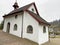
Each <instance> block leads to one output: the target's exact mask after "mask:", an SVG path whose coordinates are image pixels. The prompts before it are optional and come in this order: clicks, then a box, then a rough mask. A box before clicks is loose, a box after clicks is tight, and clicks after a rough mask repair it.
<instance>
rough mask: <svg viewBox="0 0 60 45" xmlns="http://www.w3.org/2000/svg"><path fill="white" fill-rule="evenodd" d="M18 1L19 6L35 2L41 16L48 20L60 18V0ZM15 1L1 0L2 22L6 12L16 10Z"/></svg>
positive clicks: (0, 12) (0, 16)
mask: <svg viewBox="0 0 60 45" xmlns="http://www.w3.org/2000/svg"><path fill="white" fill-rule="evenodd" d="M17 2H18V5H19V7H22V6H25V5H27V4H30V3H32V2H35V3H36V6H37V10H38V12H39V14H40V16H41V17H42V18H43V19H45V20H46V21H47V22H51V21H54V20H59V19H60V0H17ZM14 3H15V0H0V23H1V21H2V20H3V15H4V14H8V13H9V12H11V11H12V10H14V8H13V6H12V5H13V4H14Z"/></svg>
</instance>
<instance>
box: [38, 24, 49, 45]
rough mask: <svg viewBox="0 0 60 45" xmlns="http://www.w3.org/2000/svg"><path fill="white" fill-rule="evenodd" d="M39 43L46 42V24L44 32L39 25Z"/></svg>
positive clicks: (47, 38)
mask: <svg viewBox="0 0 60 45" xmlns="http://www.w3.org/2000/svg"><path fill="white" fill-rule="evenodd" d="M38 35H39V44H43V43H45V42H48V40H49V37H48V26H46V33H43V25H39V34H38Z"/></svg>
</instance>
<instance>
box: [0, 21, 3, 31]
mask: <svg viewBox="0 0 60 45" xmlns="http://www.w3.org/2000/svg"><path fill="white" fill-rule="evenodd" d="M3 26H4V20H3V21H2V22H1V24H0V30H2V29H3Z"/></svg>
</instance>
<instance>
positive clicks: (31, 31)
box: [27, 25, 33, 33]
mask: <svg viewBox="0 0 60 45" xmlns="http://www.w3.org/2000/svg"><path fill="white" fill-rule="evenodd" d="M27 33H33V27H32V26H31V25H29V26H28V27H27Z"/></svg>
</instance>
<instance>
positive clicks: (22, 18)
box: [21, 12, 24, 38]
mask: <svg viewBox="0 0 60 45" xmlns="http://www.w3.org/2000/svg"><path fill="white" fill-rule="evenodd" d="M23 15H24V12H23V14H22V29H21V38H23Z"/></svg>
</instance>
